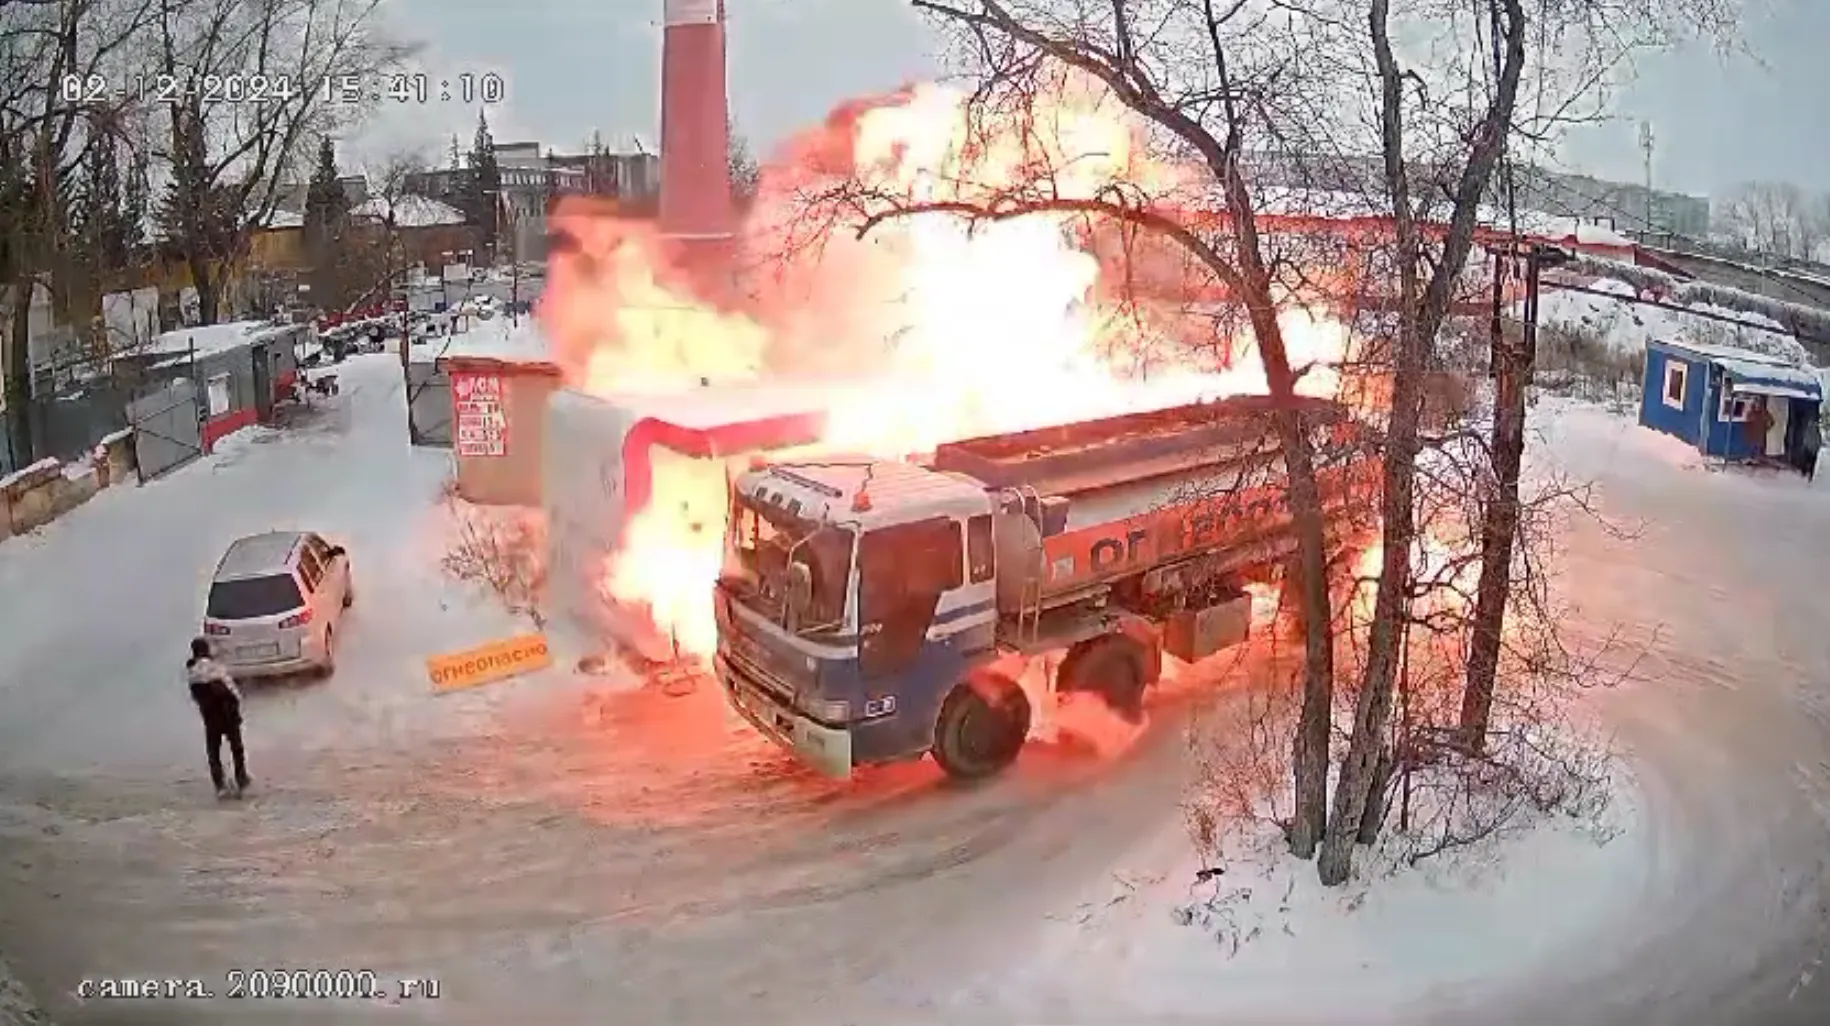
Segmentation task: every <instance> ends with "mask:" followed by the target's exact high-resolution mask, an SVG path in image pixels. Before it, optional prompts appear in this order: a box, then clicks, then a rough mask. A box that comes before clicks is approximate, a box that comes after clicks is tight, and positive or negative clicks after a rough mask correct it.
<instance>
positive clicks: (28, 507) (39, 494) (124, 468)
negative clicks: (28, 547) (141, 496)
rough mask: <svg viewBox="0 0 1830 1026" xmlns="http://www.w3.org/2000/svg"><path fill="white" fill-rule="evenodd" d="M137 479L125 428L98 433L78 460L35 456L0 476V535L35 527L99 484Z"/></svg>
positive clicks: (79, 502) (86, 497)
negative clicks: (97, 440)
mask: <svg viewBox="0 0 1830 1026" xmlns="http://www.w3.org/2000/svg"><path fill="white" fill-rule="evenodd" d="M137 480H138V475H137V472H136V468H135V466H134V448H133V431H132V430H131V429H129V430H125V431H117V432H115V433H114V434H112V435H109V436H108V437H107V438H104V439H102V441H101V442H100V443H98V444H97V445H96V447H95V448H94V449H93V450H91V451H90V453H89V454H88V455H87V456H86V457H84V458H83V459H81V460H74V461H71V462H68V463H66V462H64V461H62V460H54V459H46V460H39V461H38V462H37V463H34V464H32V465H31V466H29V467H27V468H25V469H24V470H20V471H15V472H14V473H11V474H8V475H6V476H5V477H4V478H0V539H4V538H10V537H12V536H13V535H16V534H26V533H28V532H30V531H35V530H37V529H38V528H40V527H43V526H44V525H46V524H48V523H50V522H51V521H53V520H56V519H57V518H58V517H60V516H63V515H64V514H65V513H68V512H69V511H71V510H73V509H75V508H76V507H78V506H81V505H82V504H83V503H85V502H88V501H89V500H90V499H92V498H94V497H95V494H96V493H97V492H99V491H101V490H102V489H104V488H107V487H109V486H111V485H118V484H121V483H123V482H129V481H137Z"/></svg>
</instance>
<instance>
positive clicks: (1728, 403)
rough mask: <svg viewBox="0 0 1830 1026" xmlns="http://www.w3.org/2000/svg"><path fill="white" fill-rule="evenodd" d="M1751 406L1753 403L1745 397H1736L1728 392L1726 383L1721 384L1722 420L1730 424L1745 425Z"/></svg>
mask: <svg viewBox="0 0 1830 1026" xmlns="http://www.w3.org/2000/svg"><path fill="white" fill-rule="evenodd" d="M1752 406H1753V401H1752V400H1750V399H1749V398H1748V397H1747V396H1744V395H1736V394H1735V393H1733V392H1730V391H1729V390H1728V385H1727V383H1726V382H1724V383H1723V387H1722V411H1721V414H1720V415H1721V418H1722V420H1724V421H1726V422H1728V423H1730V424H1743V423H1746V422H1747V413H1748V410H1749V409H1750V408H1752Z"/></svg>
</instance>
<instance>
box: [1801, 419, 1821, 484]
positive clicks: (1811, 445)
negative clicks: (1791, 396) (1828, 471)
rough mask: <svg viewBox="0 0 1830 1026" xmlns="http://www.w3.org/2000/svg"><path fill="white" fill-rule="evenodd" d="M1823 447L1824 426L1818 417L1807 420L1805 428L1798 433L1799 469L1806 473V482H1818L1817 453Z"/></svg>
mask: <svg viewBox="0 0 1830 1026" xmlns="http://www.w3.org/2000/svg"><path fill="white" fill-rule="evenodd" d="M1823 447H1824V429H1823V426H1822V425H1821V424H1819V423H1818V422H1817V418H1816V417H1807V418H1805V424H1804V427H1803V428H1802V429H1801V430H1800V431H1799V432H1798V469H1800V470H1802V471H1804V472H1805V480H1807V481H1815V480H1817V453H1818V451H1819V450H1820V449H1822V448H1823Z"/></svg>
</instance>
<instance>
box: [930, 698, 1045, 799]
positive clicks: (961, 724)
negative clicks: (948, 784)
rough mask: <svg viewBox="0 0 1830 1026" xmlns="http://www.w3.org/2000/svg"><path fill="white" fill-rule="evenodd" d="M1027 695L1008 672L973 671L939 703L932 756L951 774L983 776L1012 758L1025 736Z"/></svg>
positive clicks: (959, 777)
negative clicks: (1004, 675) (998, 673)
mask: <svg viewBox="0 0 1830 1026" xmlns="http://www.w3.org/2000/svg"><path fill="white" fill-rule="evenodd" d="M1029 718H1030V710H1029V696H1028V695H1025V694H1024V693H1023V689H1022V688H1020V687H1018V686H1017V684H1016V682H1015V681H1013V680H1010V679H1009V678H1007V677H997V676H992V675H989V674H987V675H981V676H975V677H973V678H972V679H970V680H968V681H967V682H966V683H964V684H962V685H960V686H959V687H956V688H954V689H953V693H952V694H949V695H948V696H947V700H946V701H945V702H943V703H941V707H940V718H939V719H938V720H936V721H935V724H934V761H935V762H937V763H940V768H941V769H942V770H944V771H945V772H946V774H947V776H949V777H952V778H953V779H955V780H983V779H984V778H986V777H990V776H995V775H996V774H997V773H999V772H1001V771H1002V770H1003V769H1004V768H1005V767H1007V766H1009V765H1010V764H1011V763H1013V762H1015V761H1016V759H1017V753H1018V752H1020V751H1022V750H1023V741H1024V739H1025V738H1027V737H1028V736H1029Z"/></svg>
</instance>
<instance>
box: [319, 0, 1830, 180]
mask: <svg viewBox="0 0 1830 1026" xmlns="http://www.w3.org/2000/svg"><path fill="white" fill-rule="evenodd" d="M1746 2H1748V3H1750V4H1751V5H1753V6H1755V7H1757V8H1759V10H1757V11H1756V13H1755V15H1754V16H1753V17H1752V18H1751V20H1750V22H1749V24H1748V25H1747V27H1746V32H1745V35H1746V48H1747V49H1748V50H1750V51H1752V53H1753V54H1755V55H1757V58H1758V59H1757V60H1756V59H1755V58H1754V57H1749V56H1745V55H1742V56H1729V57H1722V56H1718V55H1717V54H1715V53H1713V52H1711V50H1710V48H1709V47H1707V46H1695V47H1689V48H1686V49H1684V50H1682V51H1679V52H1673V53H1661V54H1656V55H1651V56H1647V57H1643V58H1641V59H1640V60H1639V62H1638V67H1637V71H1636V76H1635V78H1634V80H1633V81H1632V82H1631V83H1629V84H1628V85H1627V86H1626V87H1625V88H1624V89H1623V90H1622V91H1621V92H1620V94H1619V95H1618V96H1617V97H1616V99H1615V108H1616V109H1617V110H1618V112H1619V116H1618V118H1617V119H1616V120H1615V121H1613V122H1611V123H1608V124H1605V125H1600V126H1594V127H1590V128H1585V129H1583V130H1581V131H1580V132H1579V133H1577V134H1576V135H1575V136H1574V137H1573V138H1571V139H1570V140H1569V142H1568V143H1567V145H1566V146H1565V148H1564V153H1563V164H1564V166H1565V167H1567V168H1570V169H1574V170H1583V171H1588V172H1590V173H1592V174H1597V175H1600V176H1602V177H1610V178H1616V179H1624V180H1628V181H1638V180H1640V178H1641V177H1642V176H1643V174H1644V171H1643V160H1642V157H1641V154H1640V151H1639V147H1638V127H1637V124H1638V121H1639V120H1640V119H1642V118H1643V119H1647V120H1650V121H1651V122H1652V125H1653V133H1654V136H1655V138H1656V149H1655V154H1654V161H1653V177H1654V181H1655V184H1656V185H1658V186H1660V187H1661V188H1674V189H1680V190H1685V191H1690V192H1696V193H1707V192H1711V191H1721V190H1724V189H1726V188H1727V187H1728V186H1730V185H1732V184H1734V183H1735V182H1739V181H1743V180H1747V179H1751V178H1778V179H1788V180H1791V181H1795V182H1798V183H1800V184H1805V185H1810V186H1812V187H1814V188H1820V189H1826V190H1830V111H1827V110H1826V106H1825V105H1826V103H1827V102H1830V57H1827V56H1826V53H1827V50H1830V0H1746ZM387 4H388V12H389V16H390V18H391V20H392V22H393V24H394V26H395V28H396V30H397V31H398V32H399V33H400V34H402V35H404V36H407V37H409V38H412V39H417V40H421V41H423V42H424V43H425V44H426V48H427V49H426V59H427V61H428V62H429V64H430V65H431V67H432V68H433V74H434V75H435V76H437V77H444V76H448V75H452V74H456V73H460V72H463V71H472V72H477V73H481V72H483V71H486V70H495V71H497V72H499V73H500V74H501V75H502V76H503V78H504V80H505V82H506V84H507V89H508V98H507V101H506V103H504V104H503V105H501V106H500V107H499V108H492V109H491V111H490V121H491V124H492V127H494V129H495V137H496V139H497V140H499V141H511V140H524V139H537V140H538V141H540V142H541V143H542V144H544V145H547V146H551V147H554V148H556V149H561V150H573V151H575V150H578V149H581V148H582V147H583V146H584V144H585V142H586V140H587V139H589V137H590V135H591V133H592V131H593V130H598V131H601V132H602V133H603V135H604V138H605V141H606V143H608V144H610V145H611V146H613V147H615V146H622V145H627V140H629V139H630V138H631V137H639V138H640V139H641V140H642V141H643V142H644V143H645V144H646V145H648V146H650V147H653V146H654V145H655V143H656V141H657V139H658V134H659V133H658V132H657V123H658V120H659V98H658V89H659V82H660V50H661V27H660V22H661V7H662V0H387ZM726 7H727V10H728V12H729V18H730V30H729V31H730V51H731V52H730V95H731V106H732V110H733V113H734V115H735V117H736V120H737V124H738V127H739V130H740V131H742V132H744V133H745V134H746V135H748V136H750V137H751V138H752V140H753V141H755V142H756V143H757V145H758V148H759V149H766V148H767V146H768V144H769V143H771V142H773V141H775V140H777V139H780V138H782V137H784V136H786V135H788V134H789V133H791V132H792V131H793V130H794V129H795V128H796V127H798V126H801V125H804V124H807V123H808V122H811V121H815V120H818V119H819V118H820V117H821V116H822V115H824V114H825V112H826V111H827V110H828V109H830V108H831V107H832V105H833V104H834V103H835V102H837V101H839V100H841V99H844V98H846V97H848V96H854V95H858V94H861V93H869V92H876V91H882V90H886V89H891V88H894V87H895V86H897V85H900V84H902V83H903V82H906V81H909V80H912V79H917V78H926V77H932V76H933V75H934V74H935V69H936V56H935V50H934V45H933V37H932V35H931V34H930V33H929V32H928V30H927V29H926V28H925V27H924V26H923V24H922V23H921V21H920V20H919V19H918V18H916V17H915V16H914V15H912V14H911V13H910V12H909V10H908V8H907V5H906V4H905V3H903V2H902V0H727V2H726ZM434 91H435V92H436V83H435V85H434ZM475 124H476V111H475V109H474V107H472V108H466V107H464V105H463V104H462V103H461V102H458V101H456V100H454V101H452V102H449V103H440V102H439V101H438V99H437V97H436V95H435V96H434V97H433V98H432V101H431V102H430V103H428V104H426V105H423V106H422V105H420V104H418V103H414V104H411V105H409V106H404V107H403V106H395V107H394V108H393V109H391V110H386V111H384V112H382V114H381V115H380V116H378V118H377V119H376V120H375V122H374V123H373V124H371V126H370V127H369V129H368V131H367V132H366V133H365V134H364V136H363V137H362V138H361V139H360V140H357V141H356V142H355V144H354V146H353V149H355V150H356V151H357V152H356V153H355V154H352V156H357V157H360V156H363V155H368V156H374V155H376V154H377V153H378V152H379V151H382V150H384V149H394V148H398V147H400V146H402V145H403V144H405V145H411V146H412V147H413V148H417V149H424V150H436V151H439V152H440V153H442V151H443V150H444V149H445V146H446V142H445V140H446V139H447V137H448V136H449V135H450V133H452V132H457V133H459V134H460V135H461V137H462V139H463V145H464V146H466V147H468V145H469V139H470V136H471V133H472V131H473V130H474V127H475Z"/></svg>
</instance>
